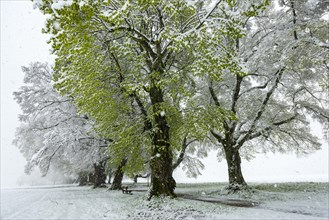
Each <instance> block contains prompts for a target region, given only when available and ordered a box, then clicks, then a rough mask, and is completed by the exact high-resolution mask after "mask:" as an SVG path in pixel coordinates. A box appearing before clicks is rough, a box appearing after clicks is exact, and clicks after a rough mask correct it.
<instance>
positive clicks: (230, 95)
mask: <svg viewBox="0 0 329 220" xmlns="http://www.w3.org/2000/svg"><path fill="white" fill-rule="evenodd" d="M279 3H280V4H279ZM323 4H324V3H323V2H322V1H316V0H315V1H312V0H310V1H306V0H305V1H294V0H291V1H290V0H289V1H288V0H283V1H278V2H277V1H273V2H272V4H271V7H269V8H268V9H267V10H266V11H264V13H262V14H261V15H260V16H257V17H256V18H253V19H249V18H247V19H245V22H244V23H245V30H246V32H245V33H246V36H245V37H244V38H241V39H231V41H235V45H233V47H232V49H234V51H235V56H234V59H238V60H239V62H240V66H241V69H242V70H243V71H241V73H240V74H235V75H234V74H231V72H230V71H227V72H224V73H223V75H222V77H223V78H222V79H221V81H218V80H217V81H216V80H214V79H213V78H212V77H209V78H208V79H206V80H205V81H206V82H207V83H208V86H207V89H205V91H204V94H205V96H206V97H209V94H210V96H211V97H212V103H213V105H216V106H220V107H223V108H225V109H228V110H231V111H232V112H233V113H234V114H235V116H236V119H233V120H227V121H226V123H225V125H224V130H223V131H218V130H216V129H212V130H211V133H212V136H213V137H214V138H215V140H216V142H217V143H218V144H219V145H220V148H219V150H218V158H220V159H221V158H225V159H226V161H227V164H228V174H229V183H230V186H231V187H232V189H236V185H246V182H245V180H244V178H243V175H242V171H241V166H240V163H241V156H242V157H243V158H245V159H252V158H253V157H254V155H255V154H257V153H266V152H289V151H292V152H296V153H297V154H308V153H311V152H313V151H315V150H318V149H320V143H319V142H318V139H317V137H315V136H314V135H312V134H311V131H310V126H309V124H310V120H311V119H315V120H317V121H319V122H320V123H321V124H323V125H324V126H327V125H328V119H329V110H328V104H329V100H328V64H329V63H328V60H329V50H328V49H329V42H328V19H327V20H325V19H323V12H325V11H324V10H323V9H324V8H325V7H324V5H323ZM228 37H229V36H228ZM202 98H203V99H206V98H205V97H202Z"/></svg>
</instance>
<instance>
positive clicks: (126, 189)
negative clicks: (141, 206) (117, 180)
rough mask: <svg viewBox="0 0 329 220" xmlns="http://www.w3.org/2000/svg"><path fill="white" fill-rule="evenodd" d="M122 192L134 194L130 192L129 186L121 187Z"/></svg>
mask: <svg viewBox="0 0 329 220" xmlns="http://www.w3.org/2000/svg"><path fill="white" fill-rule="evenodd" d="M121 190H122V193H123V194H132V193H131V192H132V190H129V189H128V186H122V187H121Z"/></svg>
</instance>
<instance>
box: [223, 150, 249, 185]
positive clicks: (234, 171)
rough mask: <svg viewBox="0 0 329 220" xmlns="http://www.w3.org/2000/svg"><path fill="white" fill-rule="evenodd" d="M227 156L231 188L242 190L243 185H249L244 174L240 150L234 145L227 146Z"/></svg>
mask: <svg viewBox="0 0 329 220" xmlns="http://www.w3.org/2000/svg"><path fill="white" fill-rule="evenodd" d="M225 156H226V161H227V166H228V176H229V189H230V190H233V191H237V190H240V189H241V187H245V186H247V183H246V182H245V180H244V178H243V175H242V170H241V157H240V153H239V151H238V150H236V149H234V148H233V147H229V148H228V147H226V148H225Z"/></svg>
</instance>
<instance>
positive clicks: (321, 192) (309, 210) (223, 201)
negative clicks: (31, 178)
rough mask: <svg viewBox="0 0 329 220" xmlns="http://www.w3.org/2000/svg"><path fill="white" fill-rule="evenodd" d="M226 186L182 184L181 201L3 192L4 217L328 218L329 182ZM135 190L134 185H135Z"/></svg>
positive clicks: (62, 189) (74, 191)
mask: <svg viewBox="0 0 329 220" xmlns="http://www.w3.org/2000/svg"><path fill="white" fill-rule="evenodd" d="M225 186H226V184H224V183H205V184H178V185H177V189H176V193H177V194H178V197H177V198H175V199H169V198H157V199H153V200H151V201H147V200H146V194H147V192H146V191H145V190H146V187H145V186H143V185H137V186H134V187H136V188H135V189H136V190H139V191H133V193H132V195H128V194H122V192H121V191H109V190H107V189H106V188H100V189H91V187H78V186H76V185H62V186H44V187H30V188H16V189H2V190H1V219H34V220H36V219H328V217H329V214H328V212H329V211H328V206H329V204H328V203H329V194H328V191H329V190H328V189H329V183H273V184H256V183H255V184H250V186H252V189H251V190H248V191H245V192H242V193H238V194H230V193H228V191H226V190H225ZM131 188H132V189H134V188H133V186H132V187H131Z"/></svg>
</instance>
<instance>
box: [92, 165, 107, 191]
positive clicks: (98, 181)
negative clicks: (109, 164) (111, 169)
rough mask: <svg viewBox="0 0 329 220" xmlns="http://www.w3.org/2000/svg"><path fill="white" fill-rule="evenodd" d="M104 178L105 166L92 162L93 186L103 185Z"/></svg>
mask: <svg viewBox="0 0 329 220" xmlns="http://www.w3.org/2000/svg"><path fill="white" fill-rule="evenodd" d="M105 180H106V174H105V167H104V166H103V165H102V164H101V163H98V164H94V188H98V187H104V186H105Z"/></svg>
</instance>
